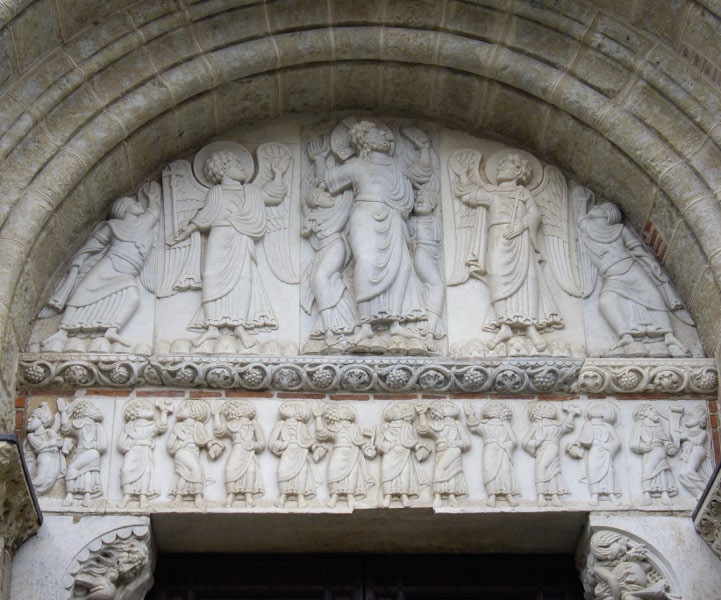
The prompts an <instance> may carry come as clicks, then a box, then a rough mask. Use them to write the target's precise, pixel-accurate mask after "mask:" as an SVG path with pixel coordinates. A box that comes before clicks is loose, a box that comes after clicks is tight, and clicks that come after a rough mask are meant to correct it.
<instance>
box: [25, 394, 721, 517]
mask: <svg viewBox="0 0 721 600" xmlns="http://www.w3.org/2000/svg"><path fill="white" fill-rule="evenodd" d="M229 393H230V392H229ZM153 402H154V404H153ZM56 405H57V408H56ZM100 407H102V411H101V410H100ZM28 410H29V413H30V415H31V417H32V418H30V419H28V424H29V426H31V427H34V426H35V421H36V419H39V418H40V417H36V415H38V414H39V415H42V418H43V419H44V421H45V422H46V423H48V424H50V427H51V428H52V426H53V425H52V424H53V423H58V424H59V429H58V431H57V433H56V432H55V431H54V430H52V429H51V431H53V434H54V435H53V436H52V437H51V438H50V439H52V440H53V445H52V446H51V447H52V448H57V449H59V455H56V454H55V453H52V454H50V455H49V458H46V457H43V455H42V453H40V454H39V455H38V458H37V459H36V463H37V466H36V471H35V473H44V472H45V470H47V472H48V473H50V475H48V476H47V477H45V476H43V477H39V476H38V475H36V476H35V479H36V481H37V482H38V488H39V489H43V490H45V491H44V493H43V495H42V496H41V502H42V503H43V504H42V505H43V507H47V508H48V509H49V510H51V511H58V510H62V511H63V512H68V511H69V512H93V511H95V510H99V511H104V510H107V509H112V510H114V511H123V512H126V511H127V512H130V513H135V512H140V513H145V512H147V511H151V512H152V511H155V510H162V511H167V510H171V511H176V510H204V509H208V510H215V509H218V508H221V507H222V508H224V509H226V510H227V509H233V510H264V511H265V510H271V511H272V510H276V509H287V510H299V509H300V510H304V509H311V510H328V509H330V510H336V509H337V510H341V511H346V510H353V509H355V508H374V507H383V508H389V507H394V508H395V507H408V506H427V507H433V508H434V509H435V510H439V511H444V510H458V509H462V510H476V509H479V510H480V509H483V508H486V507H492V508H495V507H497V508H498V509H501V510H505V509H507V508H508V507H517V506H519V505H522V506H525V507H526V508H528V509H532V510H536V507H541V508H550V509H555V508H557V507H561V506H563V505H565V506H571V507H574V508H575V509H579V510H588V507H589V506H599V505H602V506H603V508H604V510H616V509H618V510H628V509H629V508H631V507H633V508H636V509H646V508H650V509H651V510H680V509H686V510H688V509H690V508H693V506H694V505H695V503H696V497H697V495H698V493H699V491H698V485H697V484H698V483H699V480H700V478H701V477H702V475H701V474H702V473H705V472H706V471H705V469H708V468H710V463H709V462H708V461H709V458H708V457H709V455H710V439H709V437H708V436H703V435H699V434H698V432H699V431H700V432H702V433H705V431H706V429H705V428H704V427H708V424H707V423H708V414H707V411H706V407H705V403H704V402H703V401H700V400H675V401H670V400H656V401H654V402H647V401H639V400H626V401H613V400H612V399H610V398H609V399H607V400H592V399H587V398H585V397H583V396H581V397H579V399H578V400H574V401H573V402H572V403H564V402H560V401H552V400H538V401H531V402H529V401H528V400H491V401H488V400H481V401H475V400H466V401H465V403H464V405H463V412H464V414H465V418H462V415H461V410H460V405H458V404H456V402H453V401H452V397H450V396H449V397H446V398H439V399H437V400H433V401H430V402H429V401H427V400H424V399H423V398H421V397H418V398H417V399H415V400H403V401H397V400H388V399H383V400H381V399H377V400H376V399H367V400H364V401H363V402H350V401H338V400H330V399H327V400H313V401H312V402H310V403H309V402H306V401H304V400H300V399H291V400H282V399H276V398H272V397H269V398H262V399H252V398H249V399H239V398H233V397H229V398H226V399H222V398H218V399H214V400H213V401H212V403H210V402H209V401H207V400H204V399H200V398H196V399H190V398H175V399H171V398H163V397H156V399H155V400H153V401H152V402H151V401H150V400H149V398H148V397H147V396H143V395H140V396H138V397H135V398H131V399H130V400H122V401H117V402H113V398H112V397H111V398H107V399H106V398H102V397H98V396H96V397H94V399H93V401H92V402H91V401H89V400H87V399H84V398H83V397H80V398H79V399H77V400H75V401H74V402H73V403H71V404H70V405H68V403H67V402H66V401H65V400H63V399H62V398H60V399H58V400H57V402H51V401H48V400H47V399H42V400H38V401H36V403H35V404H32V405H31V406H30V407H29V408H28ZM577 417H582V420H581V422H580V423H579V421H578V419H577ZM211 421H212V423H211ZM211 425H212V426H211ZM579 425H580V427H579ZM35 432H37V429H36V430H35ZM266 432H269V433H268V434H267V435H268V437H267V444H266ZM472 434H473V435H472ZM29 435H33V434H32V432H29ZM519 440H520V446H521V447H522V449H521V448H519V447H518V446H519ZM105 449H106V450H107V451H105ZM679 449H680V450H679ZM60 457H63V458H66V459H67V472H66V475H65V477H58V478H57V480H56V481H55V483H54V484H53V485H50V487H49V488H48V487H47V486H48V484H49V482H50V481H53V477H54V476H55V475H56V474H57V473H58V471H57V469H59V466H58V465H60V464H61V459H60ZM679 481H680V482H681V483H682V484H683V485H679ZM79 504H82V506H79Z"/></svg>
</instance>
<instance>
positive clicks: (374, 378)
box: [18, 353, 718, 395]
mask: <svg viewBox="0 0 721 600" xmlns="http://www.w3.org/2000/svg"><path fill="white" fill-rule="evenodd" d="M18 377H19V380H20V382H21V384H22V385H23V386H27V387H30V388H36V387H38V388H41V387H50V386H52V387H58V386H63V387H64V386H67V387H93V386H95V387H98V386H100V387H119V388H126V387H127V388H130V387H136V386H172V387H206V388H216V389H246V390H263V389H269V388H272V389H276V390H282V391H313V392H324V393H328V392H335V391H346V392H386V393H403V392H409V391H418V390H420V391H427V392H448V393H454V392H464V393H478V394H493V393H499V394H528V393H531V394H560V393H569V392H579V393H589V394H609V393H611V394H640V393H650V394H703V395H707V394H713V393H714V392H715V391H716V389H717V387H718V372H717V370H716V366H715V362H714V360H713V359H704V358H697V359H657V360H654V359H623V360H621V359H591V358H588V359H568V358H566V359H564V358H557V359H552V358H517V359H503V360H499V359H495V360H494V359H432V358H421V357H418V358H416V357H398V358H392V359H389V358H385V357H374V358H369V357H360V356H357V357H352V358H351V357H334V358H332V359H331V358H324V357H315V356H299V357H255V356H213V357H211V356H206V357H203V356H174V355H167V356H143V355H136V354H52V353H42V354H30V353H27V354H23V355H21V357H20V366H19V371H18Z"/></svg>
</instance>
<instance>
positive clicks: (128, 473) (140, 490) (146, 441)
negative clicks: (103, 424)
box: [118, 398, 173, 508]
mask: <svg viewBox="0 0 721 600" xmlns="http://www.w3.org/2000/svg"><path fill="white" fill-rule="evenodd" d="M156 406H157V407H158V409H159V414H158V415H156V414H155V410H154V409H153V405H152V404H151V403H150V402H148V401H147V400H145V399H144V398H134V399H133V400H130V401H129V402H128V403H127V404H126V405H125V407H124V408H123V419H124V420H125V425H124V426H123V429H122V430H121V431H120V435H119V436H118V452H120V454H122V455H123V466H122V467H121V468H120V487H121V488H122V490H123V499H122V500H121V501H120V502H119V503H118V508H125V507H126V506H127V505H128V502H130V500H131V499H132V498H133V497H137V498H138V503H139V505H140V508H147V507H148V500H150V499H152V498H155V497H157V496H159V495H160V485H159V483H158V477H157V475H156V474H155V461H154V458H153V450H154V449H155V438H156V437H157V436H159V435H162V434H164V433H165V432H166V431H168V413H171V412H173V403H172V400H166V401H160V400H159V401H158V402H157V403H156Z"/></svg>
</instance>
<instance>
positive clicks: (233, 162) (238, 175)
mask: <svg viewBox="0 0 721 600" xmlns="http://www.w3.org/2000/svg"><path fill="white" fill-rule="evenodd" d="M203 172H204V174H205V177H206V178H207V179H208V181H210V182H211V183H213V184H216V185H217V184H219V183H220V182H221V181H223V177H228V178H229V179H232V180H233V181H239V182H241V183H243V182H245V181H246V180H247V179H248V173H247V172H246V170H245V167H243V165H242V163H241V162H240V159H239V158H238V157H237V156H236V155H235V154H233V153H232V152H228V151H227V150H220V151H219V152H215V153H213V154H211V156H210V158H209V159H208V160H206V161H205V166H204V167H203Z"/></svg>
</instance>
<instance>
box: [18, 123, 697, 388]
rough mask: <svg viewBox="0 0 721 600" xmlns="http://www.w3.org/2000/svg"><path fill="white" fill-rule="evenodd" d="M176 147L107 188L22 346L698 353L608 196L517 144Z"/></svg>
mask: <svg viewBox="0 0 721 600" xmlns="http://www.w3.org/2000/svg"><path fill="white" fill-rule="evenodd" d="M259 140H260V141H262V143H260V144H258V143H257V142H258V141H259ZM189 158H190V160H186V159H182V160H177V161H175V162H172V163H170V164H169V165H168V166H167V167H166V168H165V169H164V171H163V174H162V178H161V181H159V182H151V183H147V184H145V185H144V186H143V187H142V188H141V189H140V190H139V192H138V193H137V195H136V196H135V197H124V198H121V199H119V200H117V201H116V202H115V203H114V204H113V208H112V210H111V214H110V218H109V219H108V220H106V221H104V222H103V223H101V224H100V225H99V226H98V227H97V228H96V230H95V231H94V232H93V233H92V235H91V236H90V238H89V240H88V241H87V243H86V244H85V245H84V246H83V247H82V248H81V249H80V250H79V251H78V252H77V253H76V255H75V256H74V257H73V259H72V260H71V263H70V265H69V267H68V270H67V274H66V276H65V278H64V279H63V280H62V281H61V282H60V284H59V285H58V287H57V289H56V291H55V293H54V294H53V296H52V297H51V299H50V300H49V301H48V302H47V304H46V306H45V308H44V309H43V310H42V312H41V314H40V317H41V318H40V319H39V320H38V323H37V325H36V326H35V329H34V332H33V335H32V338H31V347H30V349H31V350H33V351H45V352H47V353H48V354H49V355H51V356H52V355H53V354H56V355H57V354H60V355H65V354H68V353H82V354H86V355H87V354H111V353H119V352H128V353H132V354H135V355H154V356H162V355H175V356H192V355H195V356H213V357H221V356H233V355H236V356H237V355H260V356H278V355H282V356H289V355H290V356H293V355H297V354H298V353H299V349H302V353H303V354H312V355H317V354H336V355H340V354H343V355H359V354H389V355H405V356H415V355H423V356H428V355H432V356H436V355H441V356H442V355H450V356H453V357H454V358H468V357H476V358H478V357H480V358H490V359H499V358H515V357H547V358H572V357H576V358H583V357H585V356H601V357H614V358H616V357H618V358H629V357H630V358H634V359H636V358H643V357H649V358H655V359H662V358H675V359H683V358H687V357H692V356H693V357H699V356H701V355H702V350H701V345H700V342H699V339H698V336H697V334H696V332H695V329H694V326H693V322H692V320H691V318H690V316H689V314H688V312H687V311H686V309H685V307H684V305H683V303H682V301H681V299H680V297H679V296H678V294H677V293H676V292H675V290H674V289H673V288H672V286H671V285H670V283H669V279H668V277H667V276H666V275H665V274H664V273H663V270H662V268H661V266H660V265H659V263H658V261H657V260H656V258H655V257H654V256H653V253H652V252H651V251H650V250H649V249H648V248H646V247H645V246H644V244H643V242H642V241H641V240H640V238H639V237H638V236H637V235H636V234H635V233H634V232H633V231H632V229H631V228H630V227H629V226H628V225H626V224H624V222H623V219H622V215H621V213H620V212H619V210H618V208H617V207H615V206H614V205H612V204H610V203H607V202H603V201H602V199H600V198H599V199H597V198H596V197H595V195H594V194H593V193H592V192H591V191H590V190H588V189H586V188H583V187H581V186H580V185H579V184H577V183H576V182H574V181H573V180H570V179H568V178H566V177H565V175H564V174H563V173H562V172H561V171H560V170H559V169H558V168H556V167H554V166H552V165H546V164H544V163H542V162H541V161H540V160H539V159H538V158H537V157H535V156H533V155H531V154H529V153H528V152H525V151H523V150H520V149H517V148H513V147H509V146H507V145H504V144H502V143H500V142H495V141H490V140H482V139H478V138H472V137H470V136H468V135H465V134H463V133H460V132H456V131H452V130H449V129H444V128H442V127H440V126H439V125H437V124H434V123H430V122H425V123H420V122H414V121H410V120H403V119H393V118H382V117H372V118H371V117H363V116H361V115H354V116H348V117H345V118H342V117H341V118H340V119H338V120H319V119H314V118H312V117H299V118H298V121H297V122H294V123H289V122H288V123H285V125H284V126H283V127H276V128H273V127H271V126H267V127H266V128H265V129H263V130H262V131H256V132H254V134H252V135H250V134H248V133H247V132H242V131H240V132H228V134H227V136H226V139H225V140H224V141H218V142H213V143H211V144H209V145H208V146H205V147H204V148H202V149H201V150H200V151H199V152H198V153H197V154H195V156H193V157H189ZM56 358H57V356H56ZM50 360H51V361H54V360H55V359H53V358H51V359H50ZM76 371H77V373H76V378H77V379H78V383H82V381H81V380H82V379H83V377H84V376H85V375H84V374H83V373H81V372H80V370H79V369H76ZM26 375H27V379H26V380H27V381H31V380H33V379H35V380H37V379H43V369H42V368H40V367H38V368H36V369H35V370H34V371H32V372H27V373H26ZM132 375H133V373H132V369H131V373H130V374H127V373H126V372H125V370H124V369H122V368H119V369H118V370H117V371H116V372H114V373H112V374H111V375H110V377H111V379H113V380H115V382H116V383H117V384H119V383H120V382H121V380H123V378H125V379H126V380H129V379H131V376H132ZM285 375H287V377H284V378H283V379H285V380H288V381H292V379H293V377H292V376H291V375H292V374H291V375H288V373H286V374H285ZM401 376H402V374H398V377H393V378H392V381H393V382H394V385H401V386H402V385H403V382H402V380H401V379H399V377H401ZM288 377H290V379H288ZM359 377H360V380H362V379H363V376H362V375H360V374H358V373H356V374H355V376H354V377H351V379H354V380H357V379H358V378H359ZM229 378H230V379H229ZM232 378H233V376H232V374H227V373H224V372H222V371H217V372H214V376H213V377H212V378H210V379H209V380H208V381H209V382H211V381H215V382H217V384H218V386H221V387H222V386H224V385H226V382H227V386H228V387H230V386H231V385H233V384H232V383H231V379H232ZM426 379H434V378H433V377H431V376H429V377H426ZM441 379H442V378H441ZM590 383H591V384H593V383H594V382H593V381H590ZM669 385H672V384H671V383H669Z"/></svg>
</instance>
